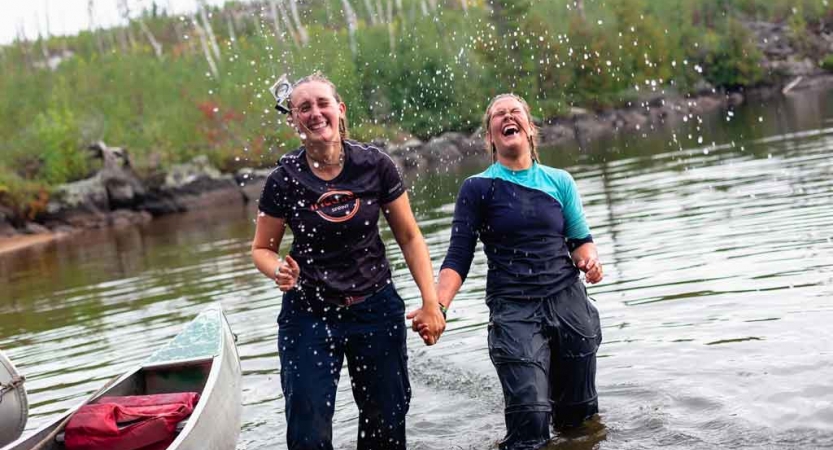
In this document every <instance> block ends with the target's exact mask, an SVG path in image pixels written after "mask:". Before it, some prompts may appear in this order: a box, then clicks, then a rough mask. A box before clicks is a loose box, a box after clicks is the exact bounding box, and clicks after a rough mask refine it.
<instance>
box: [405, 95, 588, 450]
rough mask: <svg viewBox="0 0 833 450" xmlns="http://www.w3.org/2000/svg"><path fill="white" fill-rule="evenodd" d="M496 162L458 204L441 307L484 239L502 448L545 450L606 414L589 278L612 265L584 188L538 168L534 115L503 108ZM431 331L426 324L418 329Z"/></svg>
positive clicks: (502, 103)
mask: <svg viewBox="0 0 833 450" xmlns="http://www.w3.org/2000/svg"><path fill="white" fill-rule="evenodd" d="M484 129H485V130H486V144H487V147H488V148H489V149H490V151H491V153H492V160H493V164H492V165H491V166H490V167H489V168H488V169H486V171H484V172H483V173H481V174H478V175H475V176H473V177H471V178H469V179H467V180H466V181H465V182H464V183H463V185H462V187H461V189H460V194H459V196H458V198H457V203H456V206H455V210H454V222H453V225H452V234H451V243H450V245H449V249H448V253H447V255H446V258H445V261H444V262H443V265H442V268H441V270H440V276H439V283H438V288H437V290H438V292H437V293H438V300H439V302H440V304H441V305H442V306H443V308H448V306H449V305H450V304H451V301H452V299H453V298H454V296H455V295H456V293H457V291H458V290H459V289H460V287H461V286H462V284H463V282H464V281H465V279H466V275H467V274H468V271H469V267H470V266H471V261H472V258H473V257H474V249H475V245H476V243H477V240H478V239H480V240H481V241H482V242H483V247H484V251H485V253H486V258H487V261H488V275H487V281H486V303H487V304H488V306H489V312H490V314H489V315H490V318H489V333H488V341H489V356H490V358H491V360H492V363H493V364H494V366H495V368H496V370H497V374H498V377H499V378H500V382H501V385H502V388H503V393H504V401H505V420H506V428H507V431H506V437H505V439H504V440H503V441H502V442H501V444H500V448H501V449H506V450H520V449H538V448H541V447H543V446H544V445H546V443H547V441H548V440H549V439H550V431H549V425H550V423H552V424H553V425H554V426H555V427H556V429H561V428H564V427H571V426H577V425H580V424H581V423H582V422H583V421H585V420H586V419H588V418H590V417H591V416H593V415H594V414H596V413H597V412H598V401H597V396H596V385H595V376H596V351H597V350H598V347H599V344H600V343H601V326H600V323H599V314H598V311H597V310H596V308H595V307H594V306H593V305H592V304H591V303H590V301H589V300H588V297H587V291H586V289H585V287H584V284H583V283H582V282H581V280H580V279H579V271H582V272H585V274H586V275H585V278H586V280H587V281H588V282H589V283H598V282H599V281H601V280H602V277H603V272H602V265H601V263H600V262H599V259H598V253H597V252H596V246H595V244H594V243H593V237H592V236H591V235H590V229H589V228H588V226H587V223H586V221H585V218H584V212H583V210H582V206H581V199H580V197H579V194H578V190H577V188H576V184H575V181H573V178H572V177H571V176H570V174H568V173H567V172H565V171H563V170H560V169H555V168H552V167H547V166H545V165H542V164H540V163H539V162H538V155H537V151H536V148H535V139H536V134H537V130H536V129H535V126H534V124H533V123H532V120H531V117H530V111H529V106H527V104H526V102H525V101H524V100H523V99H522V98H520V97H518V96H515V95H511V94H504V95H499V96H497V97H496V98H495V99H494V100H492V102H491V104H490V105H489V107H488V108H487V109H486V114H485V117H484ZM414 327H415V329H416V330H417V331H420V324H419V323H416V324H415V325H414Z"/></svg>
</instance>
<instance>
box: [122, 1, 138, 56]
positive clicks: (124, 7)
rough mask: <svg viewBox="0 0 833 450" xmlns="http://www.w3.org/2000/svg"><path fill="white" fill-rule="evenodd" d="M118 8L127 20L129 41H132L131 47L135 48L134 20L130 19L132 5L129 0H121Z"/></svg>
mask: <svg viewBox="0 0 833 450" xmlns="http://www.w3.org/2000/svg"><path fill="white" fill-rule="evenodd" d="M118 9H119V13H120V14H121V17H122V18H123V19H124V20H125V22H127V24H126V25H125V27H124V33H125V34H126V36H127V42H129V43H130V48H131V49H134V48H136V38H135V37H133V27H132V26H131V25H132V23H133V22H132V21H131V20H130V6H129V5H128V4H127V0H119V3H118Z"/></svg>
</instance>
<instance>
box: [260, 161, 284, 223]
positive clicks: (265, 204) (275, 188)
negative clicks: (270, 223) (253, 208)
mask: <svg viewBox="0 0 833 450" xmlns="http://www.w3.org/2000/svg"><path fill="white" fill-rule="evenodd" d="M276 173H277V172H272V174H271V175H269V177H268V178H266V183H265V184H264V185H263V191H262V192H261V193H260V200H258V203H257V207H258V209H259V210H260V211H261V212H263V213H265V214H267V215H269V216H271V217H275V218H278V219H285V218H286V217H287V207H286V195H287V192H286V188H285V187H282V186H281V185H280V184H279V183H278V181H277V180H276V178H277V177H276V175H275V174H276Z"/></svg>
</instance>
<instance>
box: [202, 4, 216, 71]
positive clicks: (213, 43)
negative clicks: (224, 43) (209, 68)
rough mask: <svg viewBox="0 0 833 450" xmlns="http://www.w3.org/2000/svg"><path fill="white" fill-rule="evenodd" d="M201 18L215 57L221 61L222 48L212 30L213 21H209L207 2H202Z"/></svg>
mask: <svg viewBox="0 0 833 450" xmlns="http://www.w3.org/2000/svg"><path fill="white" fill-rule="evenodd" d="M199 6H200V8H199V9H200V17H202V23H203V25H204V26H205V33H206V35H207V36H208V42H209V44H211V51H213V52H214V57H215V58H216V59H217V61H219V60H220V58H221V56H220V46H219V45H217V38H216V37H214V30H213V29H212V28H211V21H210V20H209V19H208V11H207V10H208V6H207V5H206V4H205V0H200V5H199Z"/></svg>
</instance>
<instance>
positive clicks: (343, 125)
mask: <svg viewBox="0 0 833 450" xmlns="http://www.w3.org/2000/svg"><path fill="white" fill-rule="evenodd" d="M314 81H317V82H319V83H324V84H326V85H327V86H329V87H330V89H331V90H332V91H333V98H335V99H336V101H337V102H339V103H343V102H342V101H341V96H340V95H338V90H337V89H336V85H335V84H333V82H332V81H330V79H329V78H327V77H326V76H324V74H322V73H321V72H314V73H312V74H310V75H307V76H305V77H303V78H301V79H299V80H298V81H296V82H295V84H293V85H292V91H293V92H294V91H295V88H297V87H298V86H300V85H302V84H305V83H312V82H314ZM286 105H287V106H288V107H289V109H290V111H291V110H293V107H292V94H289V99H288V100H287V102H286ZM338 134H340V135H341V138H342V139H348V138H349V137H350V132H349V131H348V129H347V118H346V117H345V116H344V115H342V116H341V117H339V118H338Z"/></svg>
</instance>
